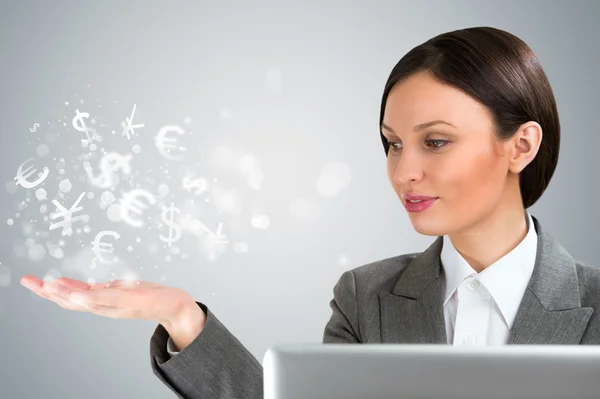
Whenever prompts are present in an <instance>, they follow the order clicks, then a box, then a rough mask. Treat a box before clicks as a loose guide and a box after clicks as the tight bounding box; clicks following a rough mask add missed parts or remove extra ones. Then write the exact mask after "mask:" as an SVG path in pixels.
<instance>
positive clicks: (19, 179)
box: [13, 158, 50, 188]
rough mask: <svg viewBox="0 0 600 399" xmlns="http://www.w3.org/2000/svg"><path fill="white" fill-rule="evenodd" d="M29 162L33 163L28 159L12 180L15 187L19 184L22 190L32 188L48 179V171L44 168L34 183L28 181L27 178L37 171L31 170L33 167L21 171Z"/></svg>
mask: <svg viewBox="0 0 600 399" xmlns="http://www.w3.org/2000/svg"><path fill="white" fill-rule="evenodd" d="M30 161H33V158H29V159H28V160H27V161H25V162H23V163H22V164H21V165H20V166H19V168H18V169H17V175H16V176H15V177H14V178H13V180H15V181H16V184H17V186H18V185H19V184H20V185H21V186H23V187H24V188H33V187H35V186H37V185H38V184H40V183H41V182H43V181H44V180H46V177H48V173H50V170H49V169H48V168H47V167H45V166H44V172H43V173H42V175H41V176H40V177H39V178H38V179H37V180H36V181H33V182H31V181H28V180H27V178H28V177H29V176H31V175H32V174H34V173H35V172H37V169H33V166H29V167H28V168H27V169H25V170H23V166H25V164H26V163H27V162H30ZM32 169H33V170H32Z"/></svg>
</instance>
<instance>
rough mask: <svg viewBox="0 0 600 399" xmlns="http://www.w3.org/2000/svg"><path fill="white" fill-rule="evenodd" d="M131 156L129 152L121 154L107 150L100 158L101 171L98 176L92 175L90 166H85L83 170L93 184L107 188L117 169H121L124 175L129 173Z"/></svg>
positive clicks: (110, 184) (111, 184) (110, 185)
mask: <svg viewBox="0 0 600 399" xmlns="http://www.w3.org/2000/svg"><path fill="white" fill-rule="evenodd" d="M131 157H132V155H131V154H127V155H125V156H123V155H121V154H119V153H116V152H109V153H108V154H106V155H104V156H103V157H102V159H101V160H100V170H101V172H100V175H99V176H98V177H94V175H93V172H92V168H91V167H87V168H85V171H86V172H87V175H88V178H89V179H90V181H91V182H92V184H93V185H95V186H96V187H100V188H109V187H112V186H113V184H114V182H113V174H114V173H115V172H116V171H117V170H119V169H121V170H122V171H123V174H124V175H128V174H130V173H131V165H130V164H129V161H130V160H131Z"/></svg>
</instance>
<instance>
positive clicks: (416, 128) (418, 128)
mask: <svg viewBox="0 0 600 399" xmlns="http://www.w3.org/2000/svg"><path fill="white" fill-rule="evenodd" d="M438 124H444V125H448V126H452V127H456V126H454V125H453V124H451V123H450V122H446V121H444V120H441V119H437V120H434V121H430V122H425V123H421V124H419V125H417V126H415V127H414V128H413V131H414V132H418V131H419V130H423V129H425V128H428V127H430V126H433V125H438ZM381 128H382V129H385V130H389V131H390V132H392V133H394V134H396V132H394V129H392V128H391V127H389V126H388V125H386V124H385V123H383V122H381Z"/></svg>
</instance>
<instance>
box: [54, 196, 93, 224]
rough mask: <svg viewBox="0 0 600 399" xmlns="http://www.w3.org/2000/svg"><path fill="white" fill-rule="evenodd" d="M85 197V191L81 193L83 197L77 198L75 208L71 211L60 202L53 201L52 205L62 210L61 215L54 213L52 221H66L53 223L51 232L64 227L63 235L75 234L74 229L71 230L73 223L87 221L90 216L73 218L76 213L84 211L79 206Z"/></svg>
mask: <svg viewBox="0 0 600 399" xmlns="http://www.w3.org/2000/svg"><path fill="white" fill-rule="evenodd" d="M84 195H85V191H84V192H83V193H81V195H80V196H79V198H77V201H75V203H74V204H73V206H72V207H71V208H69V209H67V208H65V207H64V206H62V205H61V204H60V203H59V202H58V201H56V200H52V203H53V204H54V205H56V207H57V208H58V209H60V210H61V211H60V212H59V213H53V214H51V215H50V219H52V220H55V219H58V218H59V217H63V218H64V219H63V220H62V221H60V222H58V223H52V224H51V225H50V230H54V229H56V228H58V227H62V228H63V231H62V234H63V235H71V234H72V233H73V229H72V228H71V225H72V224H73V222H76V221H78V220H87V219H89V215H79V216H75V217H73V214H74V213H75V212H79V211H80V210H82V209H83V207H82V206H77V205H79V201H81V199H82V198H83V196H84Z"/></svg>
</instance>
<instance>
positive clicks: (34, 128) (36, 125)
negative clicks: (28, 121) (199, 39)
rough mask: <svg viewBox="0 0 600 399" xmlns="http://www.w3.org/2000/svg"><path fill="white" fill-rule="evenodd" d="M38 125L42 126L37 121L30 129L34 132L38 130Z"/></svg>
mask: <svg viewBox="0 0 600 399" xmlns="http://www.w3.org/2000/svg"><path fill="white" fill-rule="evenodd" d="M38 127H40V124H39V123H37V122H36V123H34V124H33V127H30V128H29V131H30V132H31V133H33V132H35V131H36V130H37V128H38Z"/></svg>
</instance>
